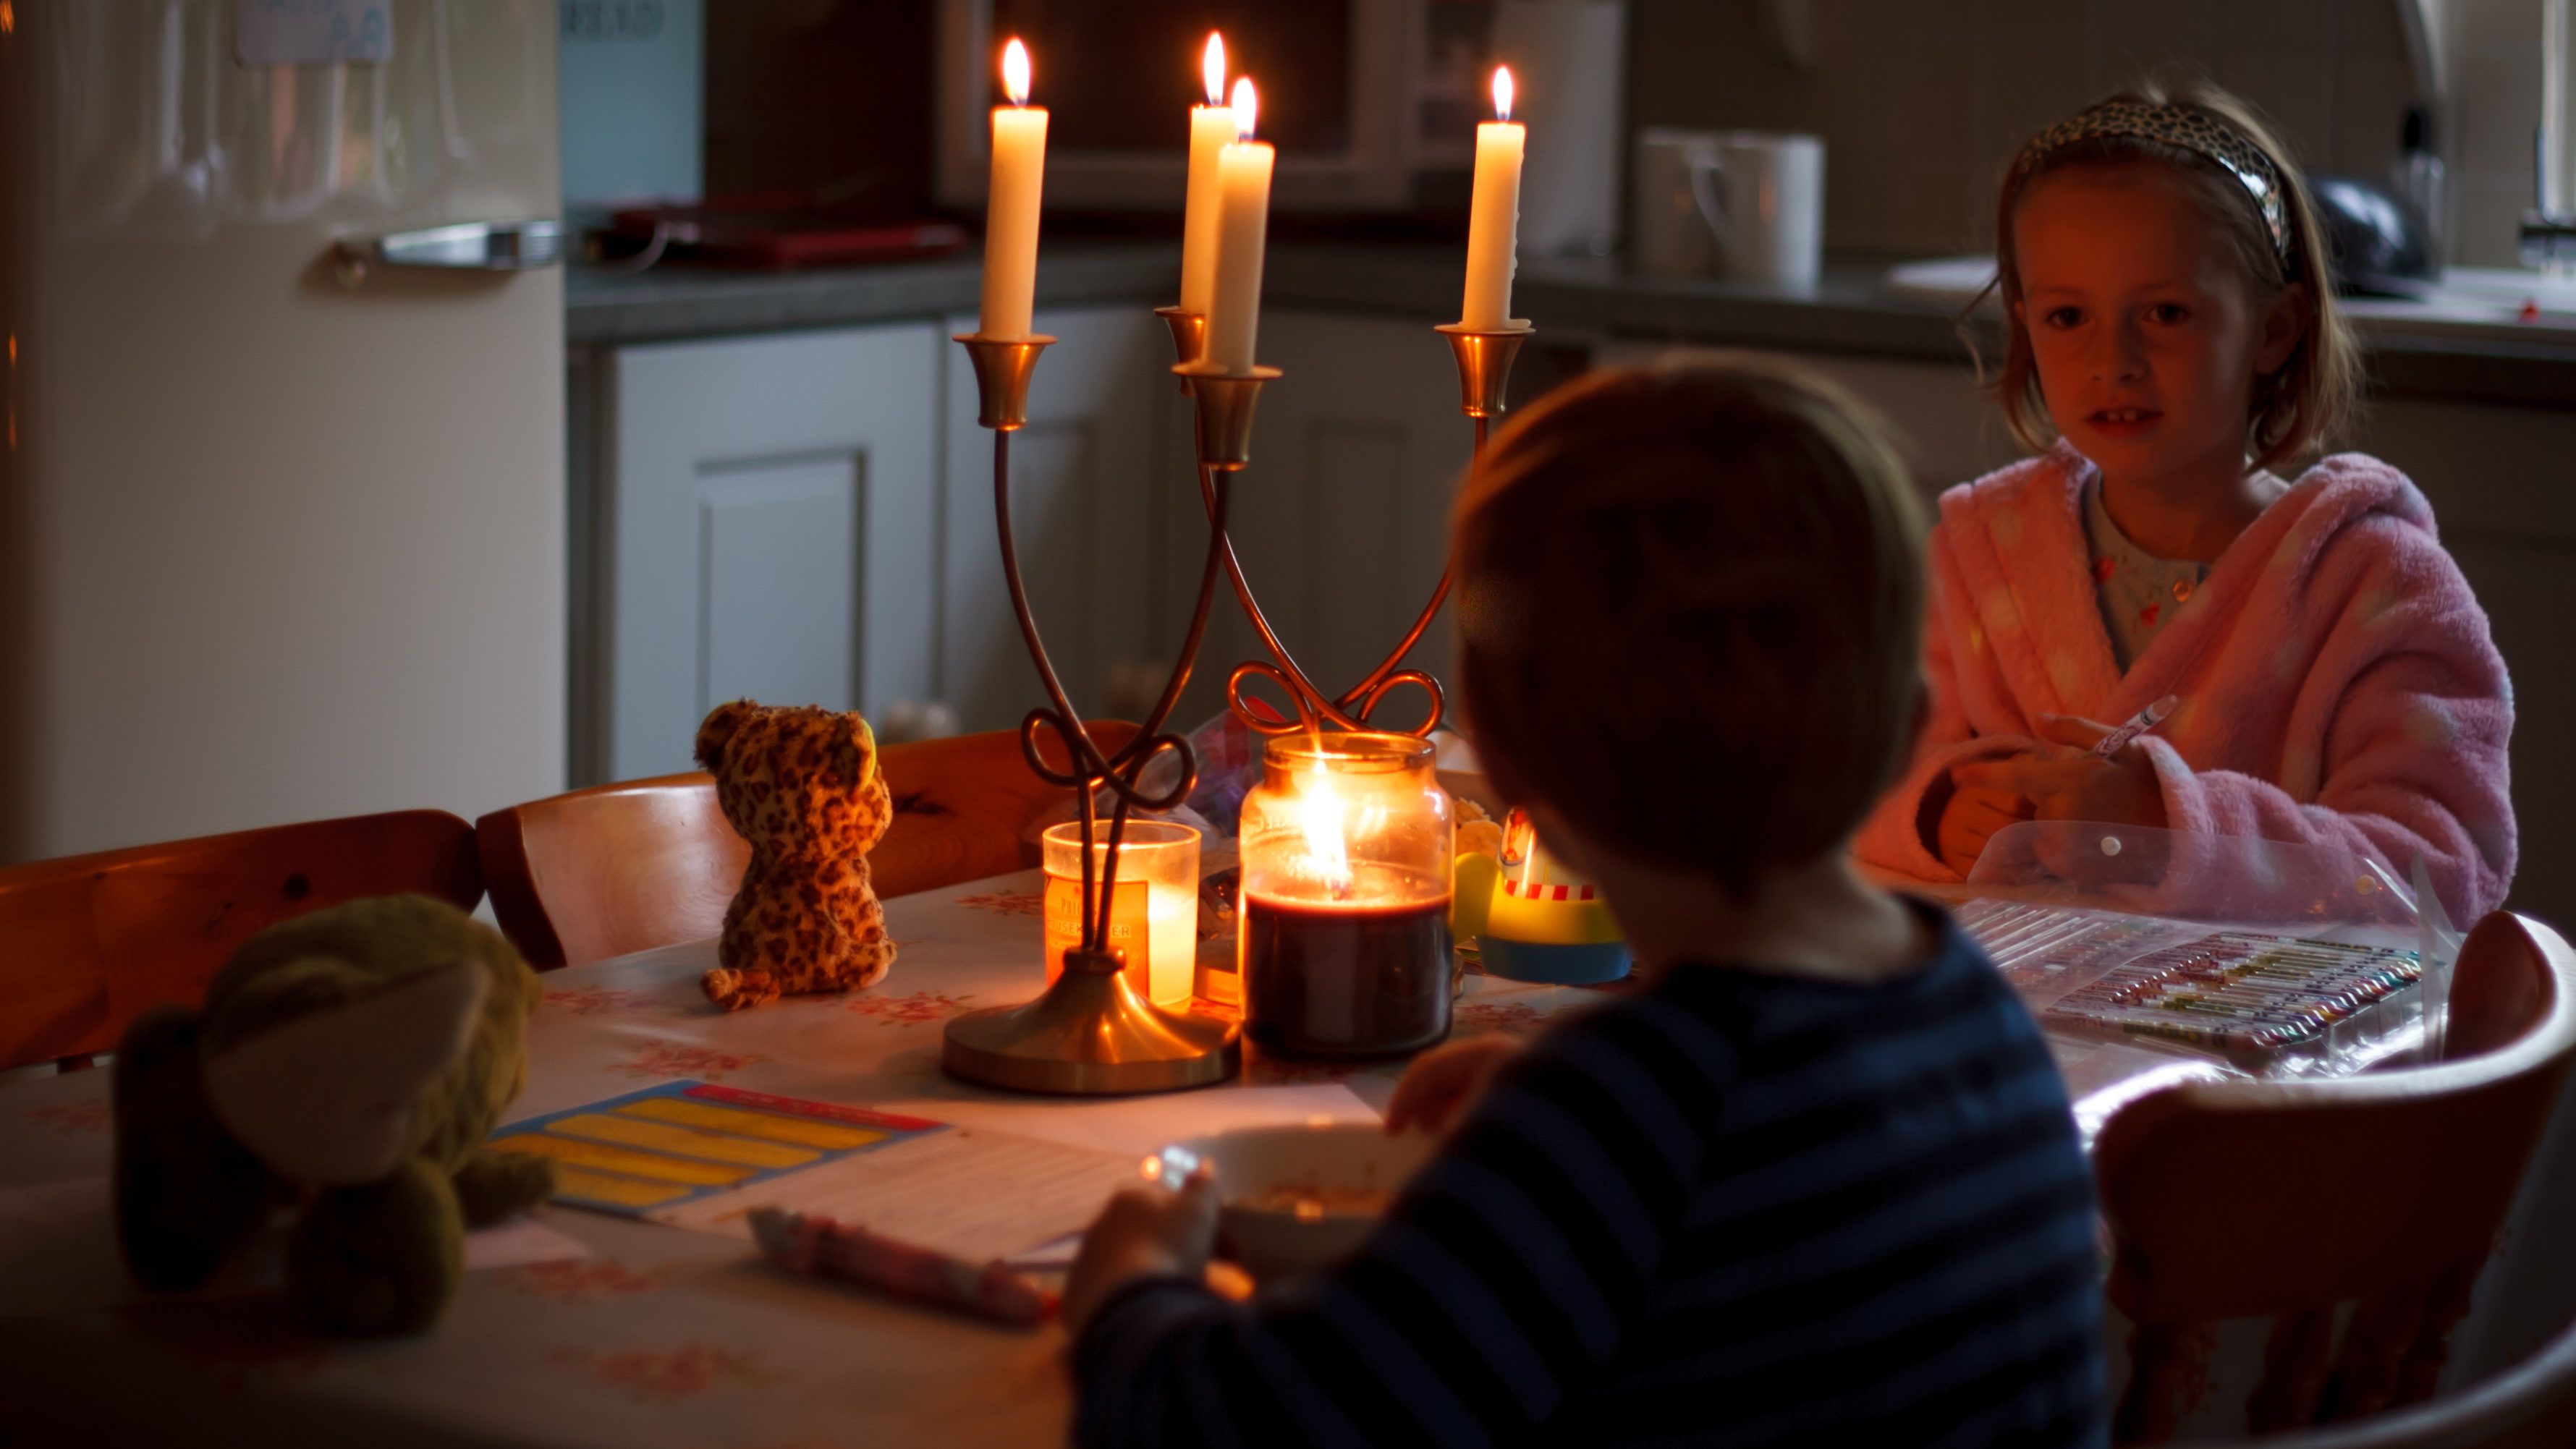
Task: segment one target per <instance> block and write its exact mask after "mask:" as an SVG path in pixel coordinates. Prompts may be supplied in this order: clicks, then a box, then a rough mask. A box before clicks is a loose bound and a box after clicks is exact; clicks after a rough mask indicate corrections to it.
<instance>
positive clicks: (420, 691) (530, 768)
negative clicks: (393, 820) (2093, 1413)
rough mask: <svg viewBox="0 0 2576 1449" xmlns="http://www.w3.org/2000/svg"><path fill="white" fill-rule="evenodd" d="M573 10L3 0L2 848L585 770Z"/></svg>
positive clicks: (508, 798) (412, 803)
mask: <svg viewBox="0 0 2576 1449" xmlns="http://www.w3.org/2000/svg"><path fill="white" fill-rule="evenodd" d="M557 24H558V19H557V10H556V4H555V0H0V168H5V169H0V329H5V331H6V333H7V337H8V343H7V345H8V354H7V362H6V367H7V393H6V407H7V414H8V415H7V430H8V432H7V439H6V451H5V453H0V863H5V862H9V861H15V860H26V859H35V858H43V857H48V856H55V855H62V854H68V853H73V852H79V851H88V850H95V849H102V848H107V847H112V846H120V845H127V844H135V843H141V842H147V841H153V840H165V839H172V838H177V837H181V836H187V835H195V834H203V833H208V832H213V831H221V830H232V829H240V828H245V827H251V826H257V825H265V824H274V823H280V822H285V821H291V820H302V819H313V818H318V817H323V816H331V815H341V814H351V813H358V812H364V811H375V810H389V809H399V808H409V807H418V806H433V807H438V808H442V809H446V810H451V811H454V812H456V813H458V814H461V815H464V816H467V817H468V818H471V817H472V816H473V815H475V814H476V813H478V812H480V811H484V810H488V809H491V808H494V807H496V806H499V805H504V804H508V803H512V802H515V801H518V800H523V799H529V798H532V797H535V796H539V795H543V794H547V793H551V792H553V791H555V790H559V789H561V788H562V787H563V781H564V740H565V732H564V708H565V706H564V691H565V669H564V656H565V610H566V588H565V577H564V572H565V550H564V530H565V522H564V517H565V507H564V421H563V284H562V278H561V269H560V267H559V266H555V265H551V264H550V263H552V262H553V261H555V260H556V258H555V256H554V255H553V251H554V249H555V247H556V244H557V241H558V239H559V235H560V233H559V232H558V231H557V230H556V229H555V228H554V227H553V218H555V216H556V215H557V211H558V204H559V203H558V196H559V182H558V174H559V166H560V140H559V128H558V124H557V118H556V70H555V63H556V54H555V47H556V27H557ZM487 223H488V224H491V225H489V226H488V227H486V226H484V225H482V224H487ZM439 227H453V228H455V229H453V230H448V231H444V232H440V231H428V230H427V229H431V228H439ZM386 238H392V239H393V240H392V241H390V242H384V243H383V245H382V246H379V245H378V243H379V242H381V241H383V239H386ZM348 254H355V255H359V256H361V257H369V256H370V255H371V256H372V264H370V265H367V266H366V267H365V268H364V269H363V274H362V275H358V274H355V273H354V272H353V271H352V269H350V268H346V267H344V266H341V265H339V264H338V259H339V258H341V257H342V256H344V255H348ZM344 274H346V275H344ZM353 276H354V280H355V282H356V284H355V285H351V284H350V282H351V278H352V277H353Z"/></svg>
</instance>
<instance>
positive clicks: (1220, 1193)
mask: <svg viewBox="0 0 2576 1449" xmlns="http://www.w3.org/2000/svg"><path fill="white" fill-rule="evenodd" d="M1177 1145H1178V1146H1179V1147H1181V1148H1183V1149H1185V1150H1186V1151H1189V1152H1192V1153H1195V1154H1197V1156H1198V1157H1199V1159H1200V1160H1202V1161H1204V1162H1206V1163H1207V1164H1208V1165H1209V1167H1211V1168H1212V1169H1214V1170H1215V1173H1216V1189H1217V1202H1218V1207H1217V1237H1218V1240H1219V1242H1220V1244H1221V1245H1222V1246H1223V1247H1224V1248H1225V1249H1226V1250H1227V1252H1228V1255H1229V1256H1231V1257H1232V1258H1233V1259H1234V1260H1235V1261H1236V1262H1238V1263H1241V1264H1242V1265H1243V1267H1244V1269H1245V1271H1247V1272H1249V1273H1251V1274H1252V1276H1253V1277H1255V1278H1268V1277H1271V1276H1273V1275H1275V1274H1279V1273H1285V1272H1293V1271H1295V1270H1297V1269H1300V1268H1314V1267H1320V1266H1322V1265H1324V1264H1326V1263H1331V1262H1334V1261H1336V1260H1337V1259H1340V1258H1343V1257H1346V1256H1348V1255H1349V1254H1350V1253H1351V1252H1352V1250H1354V1249H1356V1248H1357V1247H1359V1245H1360V1243H1361V1242H1362V1241H1363V1240H1365V1239H1366V1238H1367V1237H1368V1235H1369V1232H1370V1230H1371V1229H1373V1228H1375V1227H1376V1226H1377V1214H1375V1213H1373V1212H1370V1213H1359V1212H1334V1211H1325V1212H1323V1213H1321V1214H1320V1215H1300V1214H1299V1213H1297V1212H1295V1211H1292V1210H1289V1209H1285V1208H1269V1207H1254V1206H1252V1205H1250V1204H1248V1203H1246V1202H1245V1201H1244V1199H1246V1198H1247V1197H1250V1196H1253V1195H1254V1194H1258V1193H1263V1192H1267V1191H1270V1190H1271V1189H1274V1188H1288V1189H1291V1190H1295V1189H1305V1190H1308V1191H1316V1190H1334V1189H1339V1190H1343V1191H1360V1192H1384V1193H1387V1194H1389V1195H1390V1196H1392V1195H1393V1194H1394V1193H1395V1192H1396V1191H1398V1190H1400V1189H1401V1188H1402V1187H1403V1186H1404V1184H1405V1183H1406V1182H1407V1181H1408V1180H1409V1179H1411V1178H1412V1176H1413V1174H1414V1173H1415V1172H1417V1171H1419V1170H1420V1169H1421V1167H1422V1164H1423V1163H1425V1162H1427V1161H1429V1160H1430V1158H1431V1154H1432V1151H1433V1149H1434V1148H1435V1147H1437V1146H1438V1139H1436V1138H1434V1137H1433V1136H1432V1135H1431V1134H1429V1133H1427V1132H1407V1133H1404V1134H1403V1135H1402V1136H1397V1137H1390V1136H1388V1135H1387V1132H1386V1129H1385V1128H1383V1127H1380V1126H1378V1125H1377V1124H1376V1123H1373V1122H1332V1123H1317V1124H1315V1125H1312V1126H1303V1127H1246V1128H1242V1129H1240V1130H1238V1131H1233V1132H1220V1133H1218V1134H1217V1135H1215V1136H1213V1137H1200V1138H1195V1139H1193V1140H1191V1141H1188V1142H1183V1143H1179V1144H1177Z"/></svg>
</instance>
